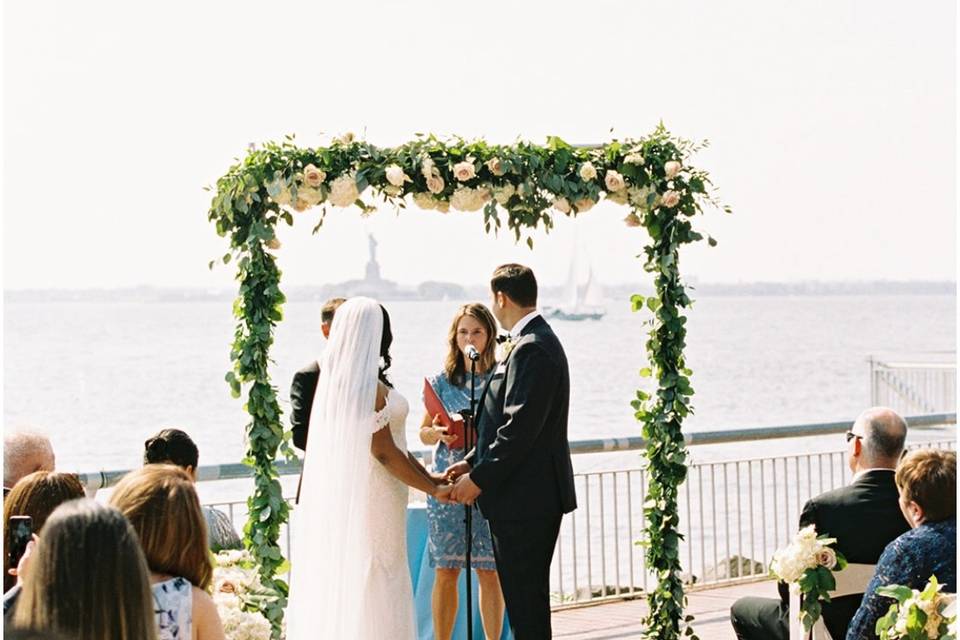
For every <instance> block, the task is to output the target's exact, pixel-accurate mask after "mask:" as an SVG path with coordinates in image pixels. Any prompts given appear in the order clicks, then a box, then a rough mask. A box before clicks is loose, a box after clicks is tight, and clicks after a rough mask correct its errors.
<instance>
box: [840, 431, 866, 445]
mask: <svg viewBox="0 0 960 640" xmlns="http://www.w3.org/2000/svg"><path fill="white" fill-rule="evenodd" d="M844 435H846V436H847V442H850V441H851V440H853V439H854V438H859V439H861V440H862V439H863V436H862V435H860V434H859V433H854V432H853V431H847V432H846V433H845V434H844Z"/></svg>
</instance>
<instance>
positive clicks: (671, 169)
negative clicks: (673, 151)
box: [663, 160, 680, 180]
mask: <svg viewBox="0 0 960 640" xmlns="http://www.w3.org/2000/svg"><path fill="white" fill-rule="evenodd" d="M663 172H664V173H665V174H666V176H667V180H673V179H674V178H676V177H677V174H678V173H680V163H679V162H677V161H676V160H670V161H669V162H666V163H664V165H663Z"/></svg>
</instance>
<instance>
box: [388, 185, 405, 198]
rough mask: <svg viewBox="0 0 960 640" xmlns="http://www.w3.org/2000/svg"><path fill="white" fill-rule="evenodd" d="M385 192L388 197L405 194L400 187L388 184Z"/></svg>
mask: <svg viewBox="0 0 960 640" xmlns="http://www.w3.org/2000/svg"><path fill="white" fill-rule="evenodd" d="M383 192H384V193H385V194H387V195H388V196H398V195H400V194H401V193H402V192H403V189H401V188H400V187H395V186H394V185H392V184H388V185H387V186H385V187H384V188H383Z"/></svg>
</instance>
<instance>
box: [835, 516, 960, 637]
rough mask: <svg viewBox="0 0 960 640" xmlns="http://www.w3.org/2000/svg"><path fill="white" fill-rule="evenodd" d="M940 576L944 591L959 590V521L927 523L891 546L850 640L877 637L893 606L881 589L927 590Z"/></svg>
mask: <svg viewBox="0 0 960 640" xmlns="http://www.w3.org/2000/svg"><path fill="white" fill-rule="evenodd" d="M930 576H937V582H939V583H940V584H942V585H944V586H943V590H944V591H946V592H949V593H954V592H956V590H957V518H956V516H954V517H952V518H947V519H946V520H941V521H940V522H931V523H929V524H927V523H925V524H922V525H920V526H919V527H917V528H916V529H911V530H910V531H907V532H906V533H904V534H903V535H901V536H900V537H899V538H897V539H896V540H894V541H893V542H891V543H890V544H888V545H887V548H886V549H884V550H883V554H882V555H881V556H880V560H879V561H878V562H877V571H876V573H874V574H873V578H872V579H871V580H870V584H869V585H868V586H867V590H866V592H865V593H864V594H863V601H862V602H861V603H860V608H859V609H857V614H856V615H855V616H854V617H853V620H852V621H851V622H850V626H849V627H848V628H847V640H861V639H863V638H876V637H877V636H876V634H875V633H874V632H873V630H874V629H875V628H876V625H877V620H879V619H880V618H882V617H883V616H884V615H886V613H887V611H888V610H889V609H890V605H891V604H893V600H892V599H891V598H887V597H886V596H881V595H877V587H883V586H886V585H890V584H899V585H903V586H906V587H910V588H911V589H923V587H924V586H925V585H926V584H927V581H928V580H929V579H930Z"/></svg>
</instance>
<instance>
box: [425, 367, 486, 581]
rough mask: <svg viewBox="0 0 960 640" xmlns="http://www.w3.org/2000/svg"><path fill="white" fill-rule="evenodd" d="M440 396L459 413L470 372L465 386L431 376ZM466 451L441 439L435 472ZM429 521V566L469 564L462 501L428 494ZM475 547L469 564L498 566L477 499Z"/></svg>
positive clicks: (480, 379)
mask: <svg viewBox="0 0 960 640" xmlns="http://www.w3.org/2000/svg"><path fill="white" fill-rule="evenodd" d="M487 377H488V376H487V375H478V376H477V385H476V394H477V395H476V398H477V400H479V399H480V392H481V391H483V386H484V385H485V384H486V382H487ZM429 380H430V384H432V385H433V388H434V390H436V392H437V395H438V396H439V397H440V400H441V401H442V402H443V406H444V407H446V409H447V413H459V412H460V411H461V410H463V409H467V408H469V407H470V374H469V373H468V374H467V376H466V384H465V385H464V386H462V387H457V386H454V385H453V384H451V383H450V381H449V380H447V376H446V374H443V373H441V374H439V375H436V376H433V377H431V378H430V379H429ZM464 455H466V452H465V451H464V450H463V449H450V448H449V447H447V445H445V444H444V443H443V442H438V443H437V446H436V450H435V451H434V456H433V460H434V463H433V465H434V471H436V472H437V473H443V472H444V471H446V469H447V467H449V466H450V465H452V464H454V463H456V462H460V461H461V460H463V456H464ZM427 523H428V524H429V526H430V540H429V543H428V545H427V549H428V551H429V553H430V566H431V567H437V568H441V569H462V568H464V567H465V566H466V563H465V558H464V555H465V554H466V550H467V545H466V542H465V540H464V538H465V536H466V525H465V523H464V510H463V505H461V504H440V503H439V502H437V500H436V499H435V498H433V497H432V496H427ZM472 534H473V535H472V539H473V547H472V549H471V551H470V553H471V557H470V564H471V566H472V567H473V568H474V569H489V570H495V569H496V568H497V564H496V561H495V560H494V558H493V541H492V540H491V538H490V525H489V524H488V523H487V521H486V519H485V518H484V517H483V516H482V515H481V514H480V509H479V507H477V504H476V502H474V504H473V525H472Z"/></svg>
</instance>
